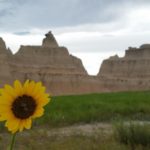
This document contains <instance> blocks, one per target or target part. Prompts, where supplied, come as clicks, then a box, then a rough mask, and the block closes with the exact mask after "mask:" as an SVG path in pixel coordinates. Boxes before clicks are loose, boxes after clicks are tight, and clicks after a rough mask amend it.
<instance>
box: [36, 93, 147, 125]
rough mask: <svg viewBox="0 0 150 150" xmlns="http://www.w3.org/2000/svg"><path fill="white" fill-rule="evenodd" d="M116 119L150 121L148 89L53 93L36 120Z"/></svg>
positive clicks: (64, 122) (59, 122)
mask: <svg viewBox="0 0 150 150" xmlns="http://www.w3.org/2000/svg"><path fill="white" fill-rule="evenodd" d="M117 120H124V121H125V120H127V121H128V120H140V121H150V91H145V92H118V93H102V94H89V95H77V96H56V97H52V101H51V103H49V105H47V106H46V112H45V115H44V117H42V118H41V119H38V121H36V122H35V124H49V125H50V126H64V125H72V124H78V123H93V122H113V121H117Z"/></svg>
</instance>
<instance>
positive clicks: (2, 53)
mask: <svg viewBox="0 0 150 150" xmlns="http://www.w3.org/2000/svg"><path fill="white" fill-rule="evenodd" d="M10 56H11V51H10V50H9V49H7V48H6V45H5V42H4V41H3V39H2V38H0V72H1V73H0V84H4V83H9V82H10V81H11V73H10V67H9V64H8V59H9V58H10Z"/></svg>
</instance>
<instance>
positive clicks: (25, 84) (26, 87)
mask: <svg viewBox="0 0 150 150" xmlns="http://www.w3.org/2000/svg"><path fill="white" fill-rule="evenodd" d="M28 86H29V80H26V82H25V83H24V85H23V93H24V94H26V92H27V89H28Z"/></svg>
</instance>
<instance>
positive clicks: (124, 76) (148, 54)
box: [98, 44, 150, 91]
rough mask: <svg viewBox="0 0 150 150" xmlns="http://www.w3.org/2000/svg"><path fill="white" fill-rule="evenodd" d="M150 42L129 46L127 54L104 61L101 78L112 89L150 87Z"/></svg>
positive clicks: (99, 74)
mask: <svg viewBox="0 0 150 150" xmlns="http://www.w3.org/2000/svg"><path fill="white" fill-rule="evenodd" d="M149 66H150V44H144V45H141V46H140V47H139V48H132V47H129V48H128V49H127V50H126V52H125V56H124V57H122V58H119V57H118V56H114V57H110V58H109V59H106V60H104V61H103V63H102V65H101V68H100V71H99V73H98V76H99V78H101V79H103V84H104V85H103V86H105V87H106V86H107V88H108V87H109V89H110V91H111V90H136V89H137V90H139V89H141V90H144V89H149V88H150V67H149Z"/></svg>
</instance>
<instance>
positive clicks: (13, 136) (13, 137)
mask: <svg viewBox="0 0 150 150" xmlns="http://www.w3.org/2000/svg"><path fill="white" fill-rule="evenodd" d="M16 134H17V132H16V133H14V134H13V135H12V139H11V145H10V149H9V150H13V147H14V144H15V137H16Z"/></svg>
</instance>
